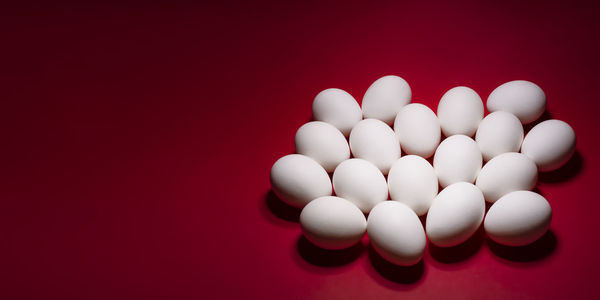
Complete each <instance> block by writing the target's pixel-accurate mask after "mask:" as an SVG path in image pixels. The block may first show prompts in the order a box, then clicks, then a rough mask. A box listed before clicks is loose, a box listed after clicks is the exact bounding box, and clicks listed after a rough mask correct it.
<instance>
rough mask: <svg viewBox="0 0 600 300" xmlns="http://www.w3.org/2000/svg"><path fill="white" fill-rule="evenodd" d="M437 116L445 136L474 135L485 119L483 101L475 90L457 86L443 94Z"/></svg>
mask: <svg viewBox="0 0 600 300" xmlns="http://www.w3.org/2000/svg"><path fill="white" fill-rule="evenodd" d="M437 116H438V118H439V120H440V126H441V128H442V132H443V133H444V135H445V136H451V135H455V134H463V135H466V136H473V134H475V131H476V130H477V126H478V125H479V122H481V119H483V101H481V97H479V95H478V94H477V92H475V91H474V90H472V89H470V88H468V87H466V86H457V87H455V88H452V89H450V90H448V91H447V92H446V93H445V94H444V95H443V96H442V99H440V103H439V104H438V107H437Z"/></svg>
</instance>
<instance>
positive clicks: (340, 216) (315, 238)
mask: <svg viewBox="0 0 600 300" xmlns="http://www.w3.org/2000/svg"><path fill="white" fill-rule="evenodd" d="M300 225H301V227H302V232H303V233H304V236H305V237H306V239H307V240H309V241H311V242H312V243H313V244H315V245H317V246H319V247H321V248H324V249H331V250H338V249H344V248H348V247H350V246H352V245H354V244H356V243H358V242H359V241H360V239H361V238H362V237H363V235H364V234H365V231H366V230H367V219H366V218H365V215H364V214H363V213H362V212H361V211H360V209H358V207H356V205H354V204H352V203H351V202H349V201H348V200H345V199H342V198H339V197H334V196H325V197H320V198H317V199H315V200H313V201H311V202H310V203H308V204H307V205H306V206H305V207H304V208H303V209H302V213H300Z"/></svg>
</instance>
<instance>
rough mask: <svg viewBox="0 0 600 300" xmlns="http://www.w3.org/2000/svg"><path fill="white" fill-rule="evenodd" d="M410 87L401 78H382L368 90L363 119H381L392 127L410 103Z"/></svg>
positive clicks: (363, 106) (365, 97)
mask: <svg viewBox="0 0 600 300" xmlns="http://www.w3.org/2000/svg"><path fill="white" fill-rule="evenodd" d="M411 96H412V93H411V91H410V86H408V83H407V82H406V81H405V80H404V79H402V78H401V77H398V76H394V75H389V76H384V77H381V78H379V79H377V80H375V82H373V84H371V86H370V87H369V89H367V92H366V93H365V95H364V97H363V100H362V112H363V117H364V118H365V119H367V118H374V119H379V120H381V121H383V122H385V123H387V124H388V125H392V123H393V122H394V118H395V117H396V114H397V113H398V111H400V109H401V108H402V107H403V106H404V105H406V104H408V103H410V98H411Z"/></svg>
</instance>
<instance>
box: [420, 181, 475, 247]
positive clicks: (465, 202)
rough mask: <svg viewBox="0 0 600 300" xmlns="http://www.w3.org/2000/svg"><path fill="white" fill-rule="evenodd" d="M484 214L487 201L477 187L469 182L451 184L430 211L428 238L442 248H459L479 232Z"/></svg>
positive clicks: (440, 194)
mask: <svg viewBox="0 0 600 300" xmlns="http://www.w3.org/2000/svg"><path fill="white" fill-rule="evenodd" d="M484 214H485V200H484V199H483V194H482V193H481V191H480V190H479V189H478V188H477V187H476V186H474V185H472V184H470V183H467V182H459V183H455V184H452V185H450V186H448V187H447V188H445V189H443V190H442V191H441V192H440V193H439V194H438V195H437V197H435V199H434V200H433V203H432V204H431V207H430V208H429V213H427V221H426V225H425V228H426V230H427V237H428V238H429V241H430V242H432V243H433V244H435V245H437V246H440V247H452V246H456V245H458V244H460V243H462V242H464V241H466V240H468V239H469V238H470V237H471V236H472V235H473V234H474V233H475V232H476V231H477V229H478V228H479V225H481V221H482V220H483V215H484Z"/></svg>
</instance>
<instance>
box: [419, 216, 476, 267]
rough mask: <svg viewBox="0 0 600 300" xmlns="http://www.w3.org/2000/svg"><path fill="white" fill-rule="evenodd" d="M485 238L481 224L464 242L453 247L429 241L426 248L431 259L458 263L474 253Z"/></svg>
mask: <svg viewBox="0 0 600 300" xmlns="http://www.w3.org/2000/svg"><path fill="white" fill-rule="evenodd" d="M484 240H485V230H484V229H483V225H482V226H479V228H478V229H477V231H476V232H475V233H474V234H473V236H471V237H470V238H469V239H468V240H466V241H465V242H464V243H462V244H460V245H457V246H454V247H447V248H444V247H438V246H436V245H434V244H433V243H431V242H429V243H428V244H427V248H428V251H429V254H430V255H431V257H432V258H433V259H435V260H436V261H438V262H441V263H444V264H451V263H458V262H462V261H465V260H467V259H468V258H470V257H471V256H473V255H475V253H477V251H479V249H481V246H483V242H484Z"/></svg>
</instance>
